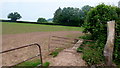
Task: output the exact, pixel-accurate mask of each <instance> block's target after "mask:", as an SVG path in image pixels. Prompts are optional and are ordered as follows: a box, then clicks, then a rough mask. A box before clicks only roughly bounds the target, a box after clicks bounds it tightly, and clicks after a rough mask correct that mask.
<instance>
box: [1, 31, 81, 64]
mask: <svg viewBox="0 0 120 68" xmlns="http://www.w3.org/2000/svg"><path fill="white" fill-rule="evenodd" d="M52 35H55V36H69V37H72V38H77V37H79V36H80V35H82V33H81V32H79V31H56V32H33V33H25V34H10V35H3V36H2V50H7V49H11V48H15V47H19V46H22V45H25V44H30V43H34V42H37V43H38V44H40V45H41V48H42V54H43V57H44V56H45V55H46V53H47V52H48V50H47V45H48V39H49V36H52ZM36 51H38V50H37V49H36V47H31V48H30V47H29V48H25V49H23V50H22V49H21V50H18V51H14V53H13V52H11V53H9V54H8V53H7V54H4V55H3V59H2V60H3V62H2V63H3V65H12V64H14V63H17V62H19V61H21V60H24V59H26V58H28V57H31V56H34V55H35V54H37V53H36Z"/></svg>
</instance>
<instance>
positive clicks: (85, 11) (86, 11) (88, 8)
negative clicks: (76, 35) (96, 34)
mask: <svg viewBox="0 0 120 68" xmlns="http://www.w3.org/2000/svg"><path fill="white" fill-rule="evenodd" d="M92 8H93V7H91V6H89V5H85V6H83V7H82V11H83V12H84V13H85V14H87V13H88V12H89V11H90V10H91V9H92Z"/></svg>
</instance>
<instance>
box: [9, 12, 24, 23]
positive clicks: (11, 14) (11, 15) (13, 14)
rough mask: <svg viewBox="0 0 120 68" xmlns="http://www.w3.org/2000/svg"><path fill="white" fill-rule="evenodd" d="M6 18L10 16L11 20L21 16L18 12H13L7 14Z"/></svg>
mask: <svg viewBox="0 0 120 68" xmlns="http://www.w3.org/2000/svg"><path fill="white" fill-rule="evenodd" d="M8 18H10V19H11V21H16V20H17V19H20V18H22V16H21V15H20V14H19V13H18V12H14V13H10V14H8Z"/></svg>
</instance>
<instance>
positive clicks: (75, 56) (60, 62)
mask: <svg viewBox="0 0 120 68" xmlns="http://www.w3.org/2000/svg"><path fill="white" fill-rule="evenodd" d="M82 42H83V40H79V41H78V43H77V44H75V45H74V46H73V47H71V48H67V49H64V50H63V51H61V52H60V53H59V54H58V56H57V57H53V58H51V59H50V58H49V59H46V61H49V62H50V66H87V65H86V64H85V61H84V60H83V59H82V57H81V56H82V54H81V53H77V51H76V49H77V48H78V47H79V45H80V44H81V43H82Z"/></svg>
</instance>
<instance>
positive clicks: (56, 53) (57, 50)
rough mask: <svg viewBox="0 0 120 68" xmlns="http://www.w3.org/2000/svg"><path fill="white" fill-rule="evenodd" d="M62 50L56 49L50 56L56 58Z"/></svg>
mask: <svg viewBox="0 0 120 68" xmlns="http://www.w3.org/2000/svg"><path fill="white" fill-rule="evenodd" d="M63 49H64V48H56V49H55V50H54V51H53V52H52V53H51V54H50V55H52V56H53V57H56V56H57V55H58V54H59V52H60V51H62V50H63Z"/></svg>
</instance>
